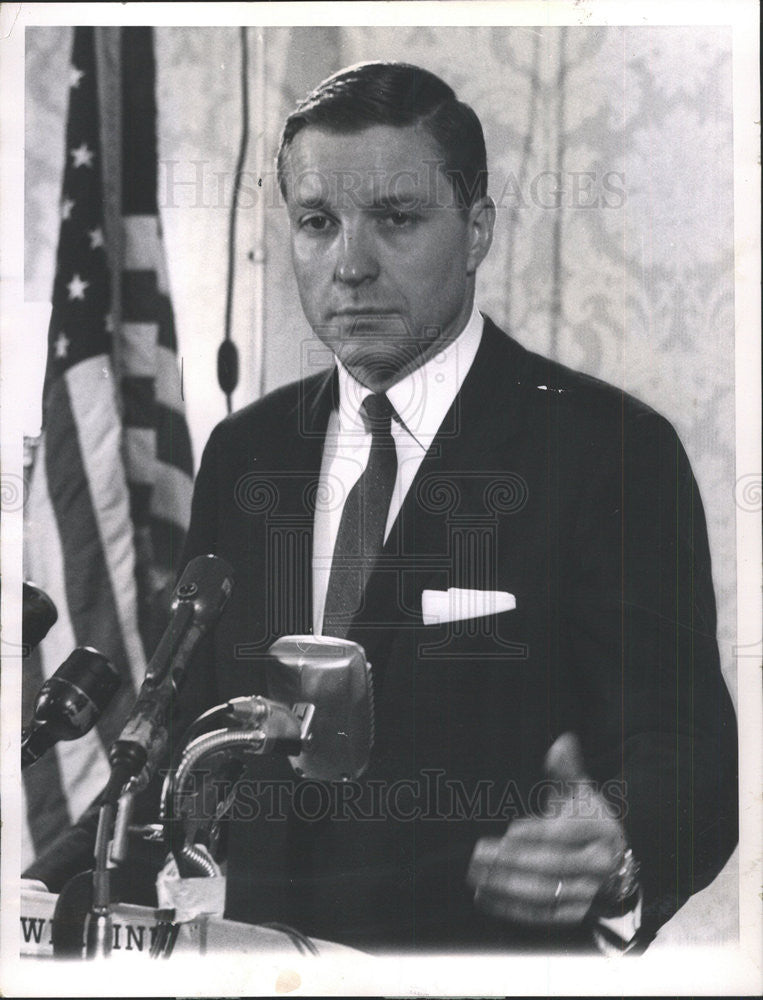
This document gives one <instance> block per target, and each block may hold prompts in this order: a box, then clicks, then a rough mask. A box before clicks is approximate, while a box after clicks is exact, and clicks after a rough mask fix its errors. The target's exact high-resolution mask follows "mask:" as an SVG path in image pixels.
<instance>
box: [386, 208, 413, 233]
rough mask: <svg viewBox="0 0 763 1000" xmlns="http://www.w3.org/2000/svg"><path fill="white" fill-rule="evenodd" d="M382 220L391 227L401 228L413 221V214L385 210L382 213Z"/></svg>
mask: <svg viewBox="0 0 763 1000" xmlns="http://www.w3.org/2000/svg"><path fill="white" fill-rule="evenodd" d="M382 219H383V221H384V222H385V223H386V224H387V225H388V226H390V227H391V228H392V229H403V228H404V227H405V226H410V225H411V224H412V223H413V222H414V221H415V216H414V215H413V214H412V213H411V212H401V211H392V210H390V211H387V212H384V214H383V215H382Z"/></svg>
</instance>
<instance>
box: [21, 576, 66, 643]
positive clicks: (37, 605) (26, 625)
mask: <svg viewBox="0 0 763 1000" xmlns="http://www.w3.org/2000/svg"><path fill="white" fill-rule="evenodd" d="M21 601H22V604H21V641H22V643H23V644H24V646H25V647H26V650H27V652H26V654H25V655H29V653H31V652H32V650H33V649H36V648H37V646H39V644H40V643H41V642H42V640H43V639H44V638H45V636H46V635H47V634H48V632H49V631H50V630H51V629H52V628H53V626H54V625H55V624H56V622H57V621H58V611H57V609H56V606H55V604H54V603H53V601H52V599H51V598H50V597H49V595H48V594H46V593H45V591H44V590H41V589H40V587H36V586H35V585H34V584H33V583H29V582H28V581H26V580H25V581H24V585H23V589H22V595H21Z"/></svg>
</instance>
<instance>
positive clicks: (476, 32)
mask: <svg viewBox="0 0 763 1000" xmlns="http://www.w3.org/2000/svg"><path fill="white" fill-rule="evenodd" d="M247 37H248V41H249V46H250V59H251V60H252V62H254V60H255V59H256V58H257V57H258V55H259V54H260V53H262V54H264V60H265V71H264V80H265V86H264V89H261V90H260V89H258V88H255V87H254V86H253V85H252V86H251V88H250V97H251V112H250V124H251V129H252V133H253V145H252V150H251V152H250V157H249V159H248V161H247V165H246V169H247V171H248V175H247V176H248V178H249V182H248V183H249V196H248V197H247V198H246V199H244V200H243V202H242V206H241V208H240V213H239V225H238V229H239V240H238V245H237V273H238V276H239V278H238V280H239V286H238V287H239V295H238V297H237V300H236V309H235V311H234V317H235V331H234V334H235V338H236V340H237V343H238V345H239V349H240V351H241V354H242V382H241V387H240V389H239V390H238V392H237V393H236V396H235V398H234V402H235V405H243V404H244V403H245V402H247V401H248V400H249V399H250V398H252V396H253V395H254V394H256V392H257V381H256V377H255V375H256V373H254V372H253V371H252V364H251V360H252V356H253V346H252V343H251V335H250V331H251V322H252V312H253V303H252V301H251V299H250V298H249V297H248V296H249V292H250V289H251V288H252V287H253V285H252V274H253V268H254V267H256V266H258V265H257V264H256V263H252V261H251V260H250V251H251V250H252V248H253V239H254V211H253V205H254V201H255V199H256V198H257V197H259V196H260V194H259V193H258V189H257V185H256V179H258V178H259V177H262V178H263V186H262V188H260V189H259V192H261V193H264V197H265V213H264V214H265V222H264V228H265V260H264V265H263V266H264V303H263V308H264V320H265V322H264V328H265V338H264V372H263V375H264V384H265V387H266V388H267V389H270V388H274V387H275V386H277V385H279V384H281V383H283V382H285V381H288V380H290V379H292V378H295V377H298V376H299V374H300V368H301V365H302V358H303V356H304V351H305V345H310V344H311V343H312V342H313V341H312V335H311V333H310V331H309V329H308V327H307V325H306V323H305V320H304V318H303V317H302V315H301V310H300V308H299V304H298V301H297V298H296V290H295V285H294V280H293V277H292V275H291V267H290V262H289V255H288V248H287V241H286V232H287V230H286V219H285V213H284V211H283V208H282V207H281V206H280V203H279V198H278V196H277V192H276V190H275V185H274V182H273V167H272V156H273V154H274V152H275V148H276V143H277V138H278V131H279V128H280V124H281V121H282V119H283V116H284V115H285V113H286V112H287V111H288V110H289V109H290V107H291V106H292V105H293V103H294V101H295V100H296V99H297V98H298V97H299V96H300V95H302V94H303V93H305V92H306V91H307V90H308V89H309V88H310V87H312V86H314V85H315V84H316V83H317V82H319V80H321V79H322V78H323V77H324V76H325V75H327V74H328V73H329V72H331V71H333V70H334V69H337V68H339V67H340V66H343V65H346V64H348V63H351V62H355V61H358V60H361V59H369V58H383V59H386V58H390V59H401V58H402V59H405V60H407V61H409V62H416V63H419V64H421V65H423V66H426V67H427V68H429V69H432V70H434V71H435V72H437V73H439V74H440V75H442V76H443V77H444V78H445V79H446V80H447V81H448V82H449V83H450V84H451V85H452V86H453V87H454V89H455V90H456V92H457V93H458V94H459V96H460V97H462V98H463V99H464V100H466V101H467V102H468V103H470V104H472V105H473V107H474V108H475V109H476V111H477V112H478V114H479V115H480V118H481V119H482V121H483V124H484V128H485V133H486V140H487V146H488V160H489V166H490V170H491V184H490V188H491V193H492V195H493V197H494V198H495V200H496V202H497V204H498V223H497V229H496V238H495V242H494V245H493V248H492V250H491V253H490V255H489V256H488V259H487V260H486V261H485V263H484V265H483V267H482V268H481V271H480V275H479V285H478V302H479V303H480V305H481V306H482V308H483V310H485V311H487V312H488V313H489V314H490V315H491V316H492V317H493V319H494V320H496V322H498V323H499V324H501V325H504V326H505V327H506V328H507V329H509V330H510V331H511V332H512V333H513V335H514V336H515V337H517V339H519V340H520V341H521V342H522V343H523V344H525V345H527V346H529V347H531V348H533V349H535V350H538V351H541V352H545V353H548V354H551V355H553V356H555V357H557V358H559V359H560V360H562V361H563V362H565V363H566V364H569V365H571V366H573V367H576V368H580V369H582V370H585V371H587V372H590V373H592V374H594V375H597V376H599V377H601V378H603V379H605V380H607V381H610V382H613V383H615V384H617V385H620V386H622V387H624V388H625V389H627V390H629V391H631V392H633V393H634V394H635V395H637V396H639V397H640V398H641V399H643V400H645V401H646V402H648V403H650V404H651V405H653V406H654V407H655V408H656V409H658V410H660V411H661V412H663V413H664V414H665V415H666V416H667V417H668V418H669V419H670V420H671V421H672V422H673V424H674V425H675V427H676V429H677V430H678V432H679V434H680V436H681V438H682V440H683V442H684V444H685V446H686V448H687V451H688V452H689V455H690V458H691V459H692V462H693V464H694V468H695V472H696V474H697V478H698V480H699V483H700V488H701V490H702V494H703V497H704V501H705V506H706V510H707V515H708V522H709V531H710V541H711V549H712V553H713V559H714V575H715V582H716V588H717V595H718V604H719V636H720V642H721V651H722V659H723V668H724V671H725V674H726V676H727V678H728V680H729V682H730V684H731V687H732V693H734V678H735V663H734V659H733V644H734V636H735V632H736V625H735V579H736V565H735V557H734V552H735V506H734V482H735V463H734V440H735V437H734V434H735V431H734V257H733V249H734V244H733V202H732V195H733V190H732V179H733V169H732V168H733V164H732V150H731V122H732V117H731V38H730V33H728V32H727V31H725V29H721V28H716V27H648V28H645V27H640V28H635V27H611V28H599V27H596V28H593V27H590V28H579V27H574V28H573V27H570V28H490V27H479V28H429V27H420V28H408V27H404V28H388V29H381V28H375V27H354V28H332V27H325V28H293V29H289V28H269V29H265V30H264V32H261V31H260V29H256V28H250V29H249V30H248V36H247ZM156 39H157V58H158V87H159V95H158V96H159V113H160V121H161V132H160V155H161V158H162V161H163V163H162V168H163V169H162V170H161V171H160V176H161V178H162V183H163V190H162V192H161V197H160V200H161V205H162V215H163V220H164V228H165V234H166V245H167V253H168V257H169V271H170V280H171V287H172V293H173V300H174V305H175V311H176V318H177V325H178V332H179V339H180V348H181V351H182V354H183V357H184V370H185V385H186V400H187V407H188V414H189V423H190V426H191V431H192V435H193V437H194V445H195V453H196V456H197V457H198V455H199V454H200V451H201V448H202V446H203V443H204V441H205V439H206V437H207V435H208V433H209V431H210V429H211V427H212V426H213V425H214V423H215V422H216V421H217V420H218V419H220V418H221V417H222V416H223V415H224V403H223V397H222V395H221V394H220V392H219V390H218V389H217V388H216V385H215V384H214V379H213V377H212V375H211V373H212V372H214V370H215V357H216V351H217V347H218V344H219V342H220V340H221V338H222V330H223V315H224V281H225V267H226V241H227V227H228V216H229V211H230V191H231V184H232V181H231V174H232V170H233V165H234V163H235V159H236V152H237V143H238V138H239V134H240V128H241V123H240V107H241V104H240V89H239V73H240V43H239V33H238V29H235V28H216V29H211V28H158V29H157V31H156ZM259 39H261V41H259V44H258V40H259ZM69 45H70V38H69V30H68V29H60V28H37V29H29V30H28V31H27V91H26V138H27V154H26V155H27V173H26V178H27V191H26V226H27V232H26V236H27V245H26V251H27V255H26V293H27V298H28V299H29V300H30V301H40V300H43V301H44V300H47V299H48V297H49V294H50V288H51V285H52V275H53V263H54V256H55V243H56V239H57V217H56V206H57V201H58V192H59V184H60V170H61V165H62V150H63V114H64V105H65V99H66V88H65V85H64V83H63V81H65V80H66V61H67V59H68V52H69ZM255 71H256V67H255V66H253V67H252V72H251V79H252V80H254V79H255ZM257 139H259V143H258V142H257V141H256V140H257ZM257 148H259V149H260V150H261V156H260V159H259V160H258V159H257V155H256V149H257ZM713 905H714V904H713ZM719 919H720V918H719V917H718V915H717V914H716V915H715V916H714V918H713V920H714V922H715V924H716V925H718V921H719ZM723 919H725V918H723ZM728 919H729V920H732V917H731V916H728ZM732 922H733V921H732ZM721 923H722V920H721ZM718 933H721V931H719V932H718Z"/></svg>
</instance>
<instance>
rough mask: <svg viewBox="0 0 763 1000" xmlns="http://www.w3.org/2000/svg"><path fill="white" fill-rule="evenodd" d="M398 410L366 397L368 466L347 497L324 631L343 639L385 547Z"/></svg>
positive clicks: (384, 399) (380, 397)
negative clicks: (393, 428)
mask: <svg viewBox="0 0 763 1000" xmlns="http://www.w3.org/2000/svg"><path fill="white" fill-rule="evenodd" d="M393 413H394V409H393V407H392V404H391V403H390V401H389V400H388V399H387V397H386V396H385V395H384V393H379V394H377V395H372V396H366V398H365V399H364V400H363V402H362V403H361V415H362V417H363V421H364V423H365V425H366V428H367V429H368V430H370V431H371V451H370V453H369V456H368V464H367V465H366V468H365V471H364V472H363V475H362V476H361V477H360V479H359V480H358V481H357V483H355V485H354V486H353V488H352V489H351V490H350V493H349V495H348V497H347V500H346V502H345V505H344V510H343V511H342V518H341V521H340V522H339V532H338V533H337V536H336V544H335V545H334V555H333V558H332V560H331V573H330V575H329V583H328V589H327V591H326V607H325V610H324V613H323V634H324V635H333V636H336V637H338V638H341V639H343V638H345V636H346V635H347V632H348V630H349V627H350V625H351V624H352V620H353V618H354V617H355V615H356V614H357V613H358V611H359V610H360V609H361V607H362V604H363V594H364V592H365V589H366V584H367V583H368V578H369V576H370V575H371V571H372V570H373V568H374V565H375V564H376V560H377V559H378V557H379V554H380V553H381V550H382V546H383V545H384V529H385V527H386V524H387V516H388V514H389V504H390V500H391V498H392V490H393V488H394V485H395V478H396V476H397V454H396V452H395V441H394V438H393V437H392V431H391V421H392V414H393Z"/></svg>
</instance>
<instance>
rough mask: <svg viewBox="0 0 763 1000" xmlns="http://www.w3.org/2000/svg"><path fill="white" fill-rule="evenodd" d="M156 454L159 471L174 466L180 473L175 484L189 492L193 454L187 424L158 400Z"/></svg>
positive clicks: (191, 484)
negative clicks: (160, 468) (159, 463)
mask: <svg viewBox="0 0 763 1000" xmlns="http://www.w3.org/2000/svg"><path fill="white" fill-rule="evenodd" d="M156 456H157V458H158V459H159V461H160V462H161V463H163V466H162V470H161V471H164V469H165V467H166V469H167V474H168V473H169V470H170V468H171V467H172V466H174V467H175V471H177V472H178V473H182V478H181V477H180V476H178V478H177V479H176V485H177V486H178V488H180V486H181V484H183V485H182V488H183V493H184V494H185V493H190V491H191V490H192V489H193V483H192V480H191V476H190V471H191V469H192V468H193V455H192V453H191V437H190V434H189V433H188V425H187V424H186V422H185V418H184V417H183V416H182V414H181V413H178V411H177V410H174V409H170V407H168V406H165V405H164V404H163V403H160V402H157V403H156ZM185 523H187V522H185Z"/></svg>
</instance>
